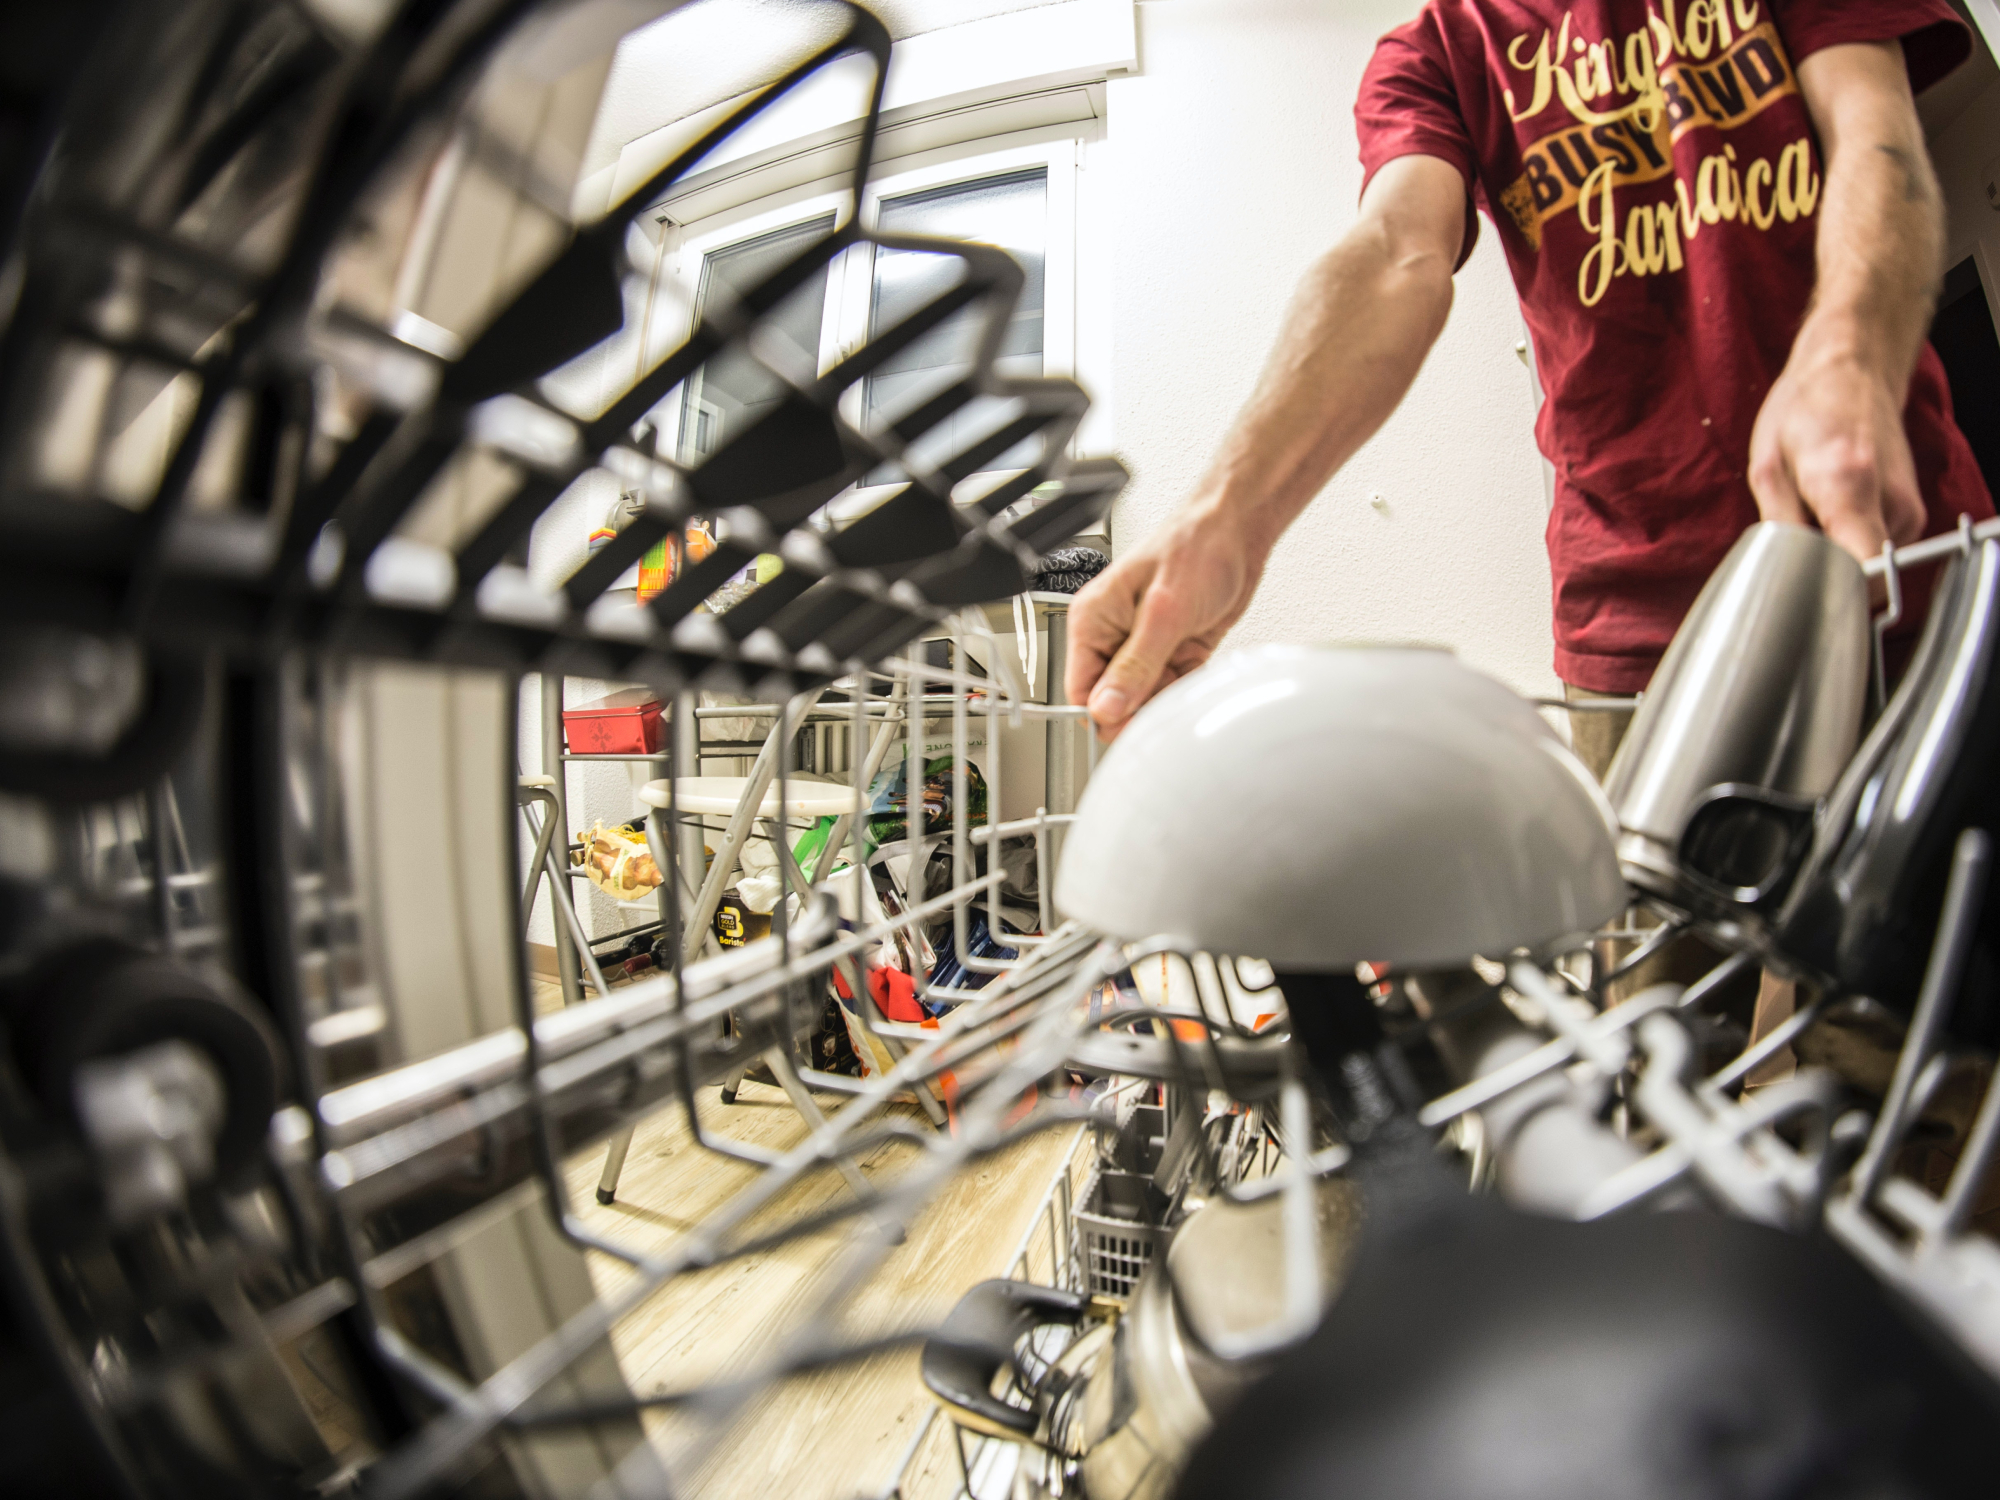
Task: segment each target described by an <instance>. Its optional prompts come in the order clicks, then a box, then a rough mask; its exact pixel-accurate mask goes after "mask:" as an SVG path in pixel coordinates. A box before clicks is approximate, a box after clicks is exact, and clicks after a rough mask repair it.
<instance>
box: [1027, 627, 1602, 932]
mask: <svg viewBox="0 0 2000 1500" xmlns="http://www.w3.org/2000/svg"><path fill="white" fill-rule="evenodd" d="M1616 837H1617V824H1616V820H1615V818H1614V816H1613V814H1612V811H1611V807H1610V804H1609V803H1607V802H1606V801H1605V799H1604V796H1603V794H1602V793H1601V792H1600V791H1599V790H1598V788H1597V784H1596V783H1595V782H1594V781H1592V780H1591V777H1590V773H1589V772H1588V771H1586V770H1585V769H1584V768H1583V766H1582V765H1581V764H1580V763H1579V762H1578V761H1577V760H1576V759H1575V757H1573V756H1572V755H1571V754H1570V753H1569V751H1568V750H1567V749H1566V748H1565V747H1564V746H1563V744H1562V743H1561V741H1560V740H1558V739H1557V738H1556V736H1555V734H1554V732H1553V731H1552V730H1550V728H1549V727H1548V725H1547V724H1545V723H1544V722H1543V721H1542V719H1541V716H1540V715H1539V714H1537V713H1536V712H1535V710H1534V709H1533V708H1531V707H1530V706H1529V705H1528V704H1527V703H1526V702H1524V701H1523V700H1522V699H1521V698H1519V697H1517V696H1516V695H1515V694H1513V693H1511V692H1509V691H1508V690H1507V689H1506V688H1504V687H1502V686H1501V685H1500V684H1499V683H1497V682H1495V681H1493V680H1492V679H1491V678H1489V677H1485V676H1482V675H1481V674H1479V673H1477V672H1474V671H1472V670H1471V669H1469V668H1467V667H1465V666H1463V665H1461V664H1460V663H1459V662H1458V661H1457V660H1455V659H1454V658H1453V657H1452V656H1451V655H1449V654H1448V653H1446V652H1443V651H1436V650H1427V649H1422V648H1410V647H1312V646H1262V647H1258V648H1256V649H1254V650H1248V651H1239V652H1231V653H1228V654H1225V655H1222V656H1219V657H1217V658H1216V659H1215V660H1214V661H1212V662H1211V663H1210V664H1209V665H1208V666H1206V667H1204V668H1203V669H1202V670H1201V671H1199V672H1197V673H1195V674H1193V675H1192V676H1190V677H1188V678H1186V679H1184V680H1183V681H1181V682H1178V683H1176V684H1175V685H1174V686H1173V687H1171V688H1169V689H1168V690H1167V691H1166V692H1164V693H1162V694H1161V695H1160V696H1159V697H1158V698H1157V699H1155V700H1154V701H1153V702H1152V703H1150V704H1148V705H1147V706H1146V707H1145V709H1143V710H1142V711H1141V712H1140V713H1139V714H1138V716H1137V717H1136V718H1134V719H1133V721H1132V723H1131V725H1130V726H1129V727H1128V728H1127V729H1126V731H1125V733H1124V734H1123V735H1121V736H1120V737H1119V739H1118V741H1117V743H1116V744H1114V745H1113V746H1112V747H1111V749H1110V750H1109V751H1108V752H1106V754H1105V756H1104V758H1103V760H1101V761H1100V762H1099V763H1098V766H1097V770H1096V772H1095V774H1094V775H1093V776H1092V777H1091V779H1090V784H1089V786H1087V787H1086V788H1085V789H1084V794H1083V798H1082V801H1081V802H1080V804H1079V805H1078V808H1077V818H1076V822H1075V823H1074V824H1073V825H1071V828H1070V831H1069V836H1068V838H1067V839H1065V841H1064V848H1063V857H1062V865H1061V868H1060V870H1059V871H1058V873H1057V877H1056V890H1055V896H1056V902H1057V904H1058V905H1059V906H1061V907H1062V909H1063V911H1064V912H1065V913H1067V914H1068V915H1070V916H1072V917H1077V918H1080V919H1081V920H1082V921H1084V922H1085V923H1087V924H1089V925H1090V926H1092V927H1095V928H1097V929H1098V930H1100V931H1102V932H1105V933H1108V934H1110V935H1112V936H1115V937H1119V938H1124V939H1128V940H1135V939H1140V938H1146V937H1152V936H1168V937H1171V938H1174V939H1175V940H1177V941H1179V942H1181V943H1183V944H1185V945H1186V946H1188V947H1191V948H1196V949H1204V950H1207V951H1209V952H1213V953H1231V954H1239V955H1244V956H1254V957H1257V958H1262V959H1266V960H1268V961H1270V962H1271V963H1273V964H1275V965H1277V966H1278V967H1279V968H1283V969H1314V970H1327V971H1331V970H1340V969H1346V968H1350V967H1352V966H1353V965H1354V964H1356V963H1360V962H1364V961H1367V962H1386V963H1394V964H1399V965H1404V966H1409V967H1419V968H1421V967H1439V966H1444V965H1457V964H1463V963H1464V962H1465V961H1466V960H1467V959H1469V958H1471V957H1473V956H1474V955H1476V954H1483V955H1489V956H1491V955H1500V954H1504V953H1507V952H1508V951H1510V950H1511V949H1514V948H1517V947H1528V948H1535V947H1539V946H1541V945H1543V944H1546V943H1548V942H1551V941H1553V940H1554V939H1556V938H1559V937H1562V936H1564V935H1566V934H1569V933H1574V932H1581V931H1586V930H1588V929H1591V928H1594V927H1596V926H1598V925H1600V924H1601V923H1603V922H1605V921H1607V920H1608V919H1610V918H1611V917H1612V916H1614V915H1616V914H1617V913H1618V912H1619V911H1620V910H1622V909H1623V908H1624V906H1625V904H1626V901H1627V896H1626V891H1625V882H1624V880H1623V878H1622V877H1621V876H1620V874H1619V870H1618V859H1617V855H1616V852H1615V844H1616Z"/></svg>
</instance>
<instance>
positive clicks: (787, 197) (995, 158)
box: [646, 132, 1081, 515]
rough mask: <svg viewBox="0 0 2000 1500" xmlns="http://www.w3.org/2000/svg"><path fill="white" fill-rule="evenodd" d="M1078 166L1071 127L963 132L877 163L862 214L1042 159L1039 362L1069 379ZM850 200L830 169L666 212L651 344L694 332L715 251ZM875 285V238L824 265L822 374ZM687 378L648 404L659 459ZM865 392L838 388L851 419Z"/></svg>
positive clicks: (864, 321) (860, 330)
mask: <svg viewBox="0 0 2000 1500" xmlns="http://www.w3.org/2000/svg"><path fill="white" fill-rule="evenodd" d="M1038 133H1039V132H1038ZM1080 166H1081V162H1080V151H1079V142H1078V140H1077V138H1076V136H1075V135H1073V134H1063V135H1060V136H1057V137H1055V138H1053V139H1044V140H1035V141H1027V142H1013V143H1008V142H1005V141H1001V140H987V141H977V142H968V143H965V144H963V145H960V146H956V147H947V148H943V149H941V150H939V151H935V152H929V153H925V154H923V155H920V156H911V157H904V158H901V159H900V160H899V161H898V162H897V163H896V164H895V168H896V169H895V170H888V171H884V172H883V173H882V174H881V175H880V176H878V177H877V178H875V179H874V180H872V181H871V182H870V183H869V184H868V186H867V188H866V190H865V191H864V193H863V196H862V201H861V206H860V213H861V223H862V226H863V227H864V228H865V229H868V230H870V231H872V230H873V229H874V228H875V227H876V225H877V224H878V223H879V222H880V218H881V211H882V203H883V200H884V199H892V198H900V197H903V196H905V195H907V194H911V193H920V192H928V191H930V190H932V189H935V188H944V187H955V186H959V185H962V184H968V183H974V182H978V181H980V180H982V179H984V178H988V177H1004V176H1008V175H1010V174H1013V173H1016V172H1022V171H1032V170H1033V169H1035V168H1037V167H1041V168H1043V169H1044V170H1045V171H1046V174H1047V175H1046V181H1047V193H1048V199H1047V202H1048V220H1047V224H1048V233H1047V239H1046V246H1045V250H1044V259H1043V270H1042V275H1043V305H1042V372H1043V374H1044V375H1050V376H1067V377H1070V378H1074V377H1075V375H1076V355H1077V296H1076V291H1077V237H1076V225H1077V175H1078V172H1079V170H1080ZM846 205H847V194H846V190H845V189H844V187H842V186H841V185H840V184H839V183H838V181H837V180H833V179H829V180H827V181H823V182H820V183H814V184H808V185H806V186H804V187H800V188H793V189H789V190H785V191H781V192H777V193H773V194H771V195H770V196H768V197H765V198H760V199H755V200H752V201H751V202H749V203H746V204H741V205H736V206H733V207H730V208H726V209H722V210H719V211H717V212H716V213H713V214H710V215H708V216H706V217H704V218H701V219H696V220H693V221H691V222H689V223H686V224H680V223H676V222H675V221H674V220H673V219H671V218H670V217H668V216H666V215H664V214H663V215H662V216H661V220H660V223H661V230H662V238H661V242H660V247H659V253H658V254H657V255H656V256H655V259H654V264H653V272H652V275H651V277H650V278H649V283H648V290H647V296H646V303H647V314H646V318H647V329H648V338H647V342H648V344H649V345H650V344H651V343H653V342H655V341H657V340H658V331H659V330H661V329H663V328H668V327H673V328H677V330H678V336H679V338H686V337H687V336H688V335H690V334H692V333H693V331H694V323H695V314H696V311H697V309H698V306H699V297H700V292H701V278H702V271H703V267H704V265H705V264H706V260H707V257H708V256H709V255H710V254H712V253H714V252H716V251H719V250H726V249H728V248H730V247H731V246H733V245H739V244H742V243H744V242H746V241H749V240H754V239H757V238H759V237H761V236H763V235H767V234H771V233H775V232H777V231H780V230H783V229H787V228H790V227H793V226H795V225H800V224H805V223H809V222H810V221H811V220H813V219H816V218H821V217H824V216H825V215H826V214H827V213H828V212H829V211H832V212H833V213H835V214H836V215H838V214H839V213H841V212H843V211H844V210H845V208H846ZM874 285H875V247H874V246H873V245H870V244H865V243H864V244H858V245H853V246H850V247H849V248H848V249H846V250H844V251H842V252H841V253H840V254H839V255H837V256H835V257H834V259H833V260H832V262H830V263H829V265H828V266H827V295H826V309H825V312H824V314H823V316H822V319H821V328H820V347H819V351H818V368H819V371H820V373H822V374H824V373H825V372H826V371H827V370H829V369H831V368H832V367H833V366H834V365H835V364H836V363H838V362H839V361H840V360H841V359H844V358H846V357H847V356H848V355H849V354H851V353H852V352H853V351H854V350H856V349H858V348H860V347H861V346H862V344H864V343H865V342H866V341H867V338H868V326H869V316H870V312H871V310H872V302H873V294H874ZM674 342H678V339H675V340H669V341H668V343H669V346H671V344H672V343H674ZM686 384H687V383H686V382H685V381H682V382H680V383H679V384H677V385H675V386H674V388H673V389H672V390H671V391H669V392H668V393H667V394H666V395H665V396H664V397H663V398H662V399H661V401H660V403H659V405H658V406H656V407H655V408H654V409H653V412H652V414H651V415H652V420H653V423H654V432H655V448H654V451H655V452H657V453H659V454H660V455H661V456H662V457H664V458H668V459H673V458H675V457H676V456H677V455H678V454H679V452H680V447H681V443H680V436H681V432H680V429H681V421H682V413H683V411H684V410H685V407H686V400H685V394H686ZM862 401H863V383H862V382H859V381H857V382H856V383H855V385H854V386H853V388H852V389H850V390H849V391H847V392H846V393H845V394H844V395H843V396H842V398H841V406H840V411H841V415H842V417H843V418H845V419H846V420H847V421H849V422H852V423H857V424H858V423H859V421H860V420H861V415H862V404H861V403H862ZM894 488H896V487H895V486H872V487H868V488H864V489H856V490H854V491H851V492H849V494H848V495H847V496H845V497H843V499H842V501H841V505H840V510H841V511H842V512H843V513H847V514H854V515H859V514H861V513H862V512H864V511H867V510H869V509H872V508H873V506H874V504H875V503H877V502H878V501H879V500H880V499H882V498H884V497H886V496H887V495H888V494H889V493H891V491H892V490H893V489H894Z"/></svg>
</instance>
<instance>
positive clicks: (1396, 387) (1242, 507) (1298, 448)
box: [1195, 168, 1463, 551]
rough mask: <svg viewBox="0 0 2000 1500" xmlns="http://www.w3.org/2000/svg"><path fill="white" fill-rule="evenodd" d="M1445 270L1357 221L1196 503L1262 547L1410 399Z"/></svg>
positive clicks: (1442, 301)
mask: <svg viewBox="0 0 2000 1500" xmlns="http://www.w3.org/2000/svg"><path fill="white" fill-rule="evenodd" d="M1445 170H1447V171H1449V170H1450V169H1449V168H1446V169H1445ZM1453 180H1454V184H1455V183H1456V177H1455V174H1454V179H1453ZM1458 201H1459V202H1461V203H1462V201H1463V200H1462V198H1461V199H1459V200H1458ZM1453 248H1454V249H1455V248H1456V246H1455V245H1454V246H1453ZM1451 273H1452V264H1451V259H1450V257H1449V255H1448V254H1446V253H1444V252H1442V251H1441V250H1439V249H1438V248H1436V247H1435V246H1433V245H1411V244H1409V243H1407V242H1406V241H1405V238H1404V237H1403V236H1402V235H1401V234H1399V231H1398V226H1396V225H1395V224H1394V223H1393V222H1384V221H1382V220H1380V219H1374V218H1364V220H1363V222H1362V223H1361V224H1360V225H1359V226H1357V227H1356V229H1355V230H1354V231H1353V232H1352V233H1350V234H1349V235H1348V236H1347V238H1345V239H1344V240H1342V241H1341V242H1340V244H1339V245H1337V246H1335V247H1334V249H1333V250H1331V251H1330V252H1328V253H1327V254H1326V255H1325V256H1324V257H1322V258H1321V259H1320V260H1319V262H1318V263H1317V264H1316V265H1314V267H1313V268H1312V270H1311V271H1310V272H1308V273H1307V275H1306V277H1305V279H1304V281H1303V282H1302V283H1301V284H1300V287H1299V290H1298V293H1297V295H1296V296H1295V298H1294V299H1293V303H1292V306H1291V309H1290V311H1289V313H1288V315H1287V318H1286V326H1285V330H1284V333H1283V335H1282V336H1281V337H1280V338H1279V340H1278V344H1277V347H1276V348H1275V349H1274V350H1273V351H1272V354H1271V358H1270V362H1269V363H1268V364H1267V365H1266V367H1265V370H1264V373H1263V376H1262V378H1261V379H1260V380H1259V381H1258V384H1257V389H1256V392H1255V393H1254V394H1253V395H1252V396H1251V398H1250V401H1249V404H1248V405H1247V406H1246V407H1245V408H1244V410H1243V413H1242V415H1241V416H1239V417H1238V418H1237V421H1236V424H1235V426H1234V427H1233V428H1232V429H1231V431H1230V434H1229V437H1228V439H1227V440H1226V441H1225V442H1224V443H1223V446H1222V449H1221V451H1220V452H1219V453H1218V454H1217V456H1216V459H1215V462H1214V464H1213V465H1212V466H1211V467H1210V469H1209V472H1208V475H1207V477H1206V479H1205V480H1204V481H1203V484H1202V486H1201V489H1200V491H1199V492H1198V493H1197V495H1196V497H1195V503H1196V504H1198V505H1203V504H1205V505H1211V506H1214V507H1216V508H1218V509H1220V510H1222V511H1225V512H1227V513H1228V515H1229V517H1230V519H1231V521H1232V522H1233V523H1234V524H1237V525H1240V526H1243V527H1244V528H1246V530H1247V531H1248V532H1249V534H1250V536H1251V537H1252V538H1253V540H1254V541H1255V542H1256V543H1257V545H1258V546H1259V547H1260V548H1261V549H1263V550H1266V551H1268V550H1269V548H1270V547H1271V546H1272V545H1273V544H1274V543H1275V542H1276V540H1277V538H1278V535H1279V533H1281V532H1282V531H1283V530H1284V529H1285V527H1286V526H1287V525H1289V524H1290V523H1291V522H1292V521H1293V520H1294V519H1295V518H1296V517H1297V516H1298V514H1299V512H1301V511H1302V510H1304V509H1305V508H1306V506H1307V505H1308V504H1309V503H1311V501H1312V498H1313V496H1315V495H1316V494H1318V493H1319V491H1320V490H1321V489H1322V488H1323V487H1324V486H1325V484H1326V482H1327V480H1328V479H1330V478H1331V477H1332V476H1333V474H1334V472H1335V471H1336V470H1337V469H1339V467H1340V466H1341V465H1342V464H1344V463H1345V462H1346V461H1347V460H1348V459H1349V458H1350V457H1352V456H1353V454H1354V452H1355V450H1356V449H1358V448H1360V447H1361V445H1362V444H1363V443H1365V442H1367V441H1368V439H1369V438H1370V437H1372V436H1374V434H1375V432H1376V430H1377V429H1378V428H1380V427H1381V425H1382V424H1383V423H1384V422H1385V421H1387V420H1388V418H1389V415H1390V413H1392V412H1393V411H1394V410H1395V409H1396V406H1397V403H1398V402H1400V401H1401V400H1402V399H1403V396H1404V395H1405V393H1407V392H1408V390H1409V388H1410V384H1411V382H1413V381H1414V380H1415V379H1416V376H1417V371H1418V370H1419V369H1420V368H1421V367H1422V365H1423V361H1424V356H1425V355H1426V354H1427V353H1428V352H1429V351H1430V347H1431V345H1432V344H1433V343H1434V342H1435V341H1436V339H1437V336H1438V334H1439V332H1440V331H1441V330H1442V329H1443V327H1444V323H1445V317H1446V315H1447V314H1448V313H1449V312H1450V310H1451V299H1452V282H1451Z"/></svg>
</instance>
